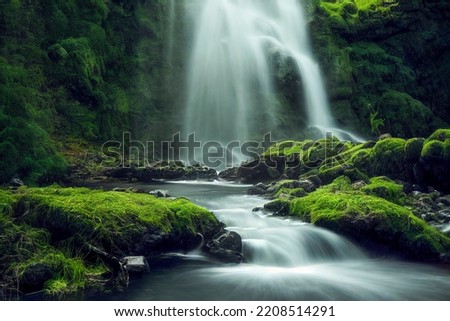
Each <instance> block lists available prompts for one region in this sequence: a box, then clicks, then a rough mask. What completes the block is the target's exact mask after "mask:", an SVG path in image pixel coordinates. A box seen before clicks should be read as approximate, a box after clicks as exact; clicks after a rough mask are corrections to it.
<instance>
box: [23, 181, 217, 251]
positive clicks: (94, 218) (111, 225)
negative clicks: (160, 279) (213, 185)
mask: <svg viewBox="0 0 450 321" xmlns="http://www.w3.org/2000/svg"><path fill="white" fill-rule="evenodd" d="M17 197H18V202H17V204H16V206H15V213H16V215H18V216H20V215H21V213H27V215H25V216H24V217H23V218H22V219H21V220H22V221H23V222H25V223H28V224H29V225H32V226H35V227H39V228H45V229H46V230H48V231H49V232H50V233H51V234H52V240H53V241H55V242H56V241H62V240H67V239H70V238H73V237H76V238H79V239H85V240H88V241H89V242H90V243H92V245H94V246H99V247H101V248H102V249H104V250H106V251H107V252H109V253H118V254H122V255H123V254H131V255H144V256H149V255H153V254H158V253H159V252H162V251H168V250H190V249H192V248H193V247H195V246H197V245H199V244H198V242H199V239H198V235H197V234H198V233H201V234H202V235H205V237H209V236H211V235H212V234H214V233H216V232H217V231H218V228H219V226H220V224H219V223H218V221H217V219H216V218H215V217H214V215H213V214H212V213H210V212H208V211H207V210H205V209H203V208H201V207H198V206H196V205H194V204H192V203H191V202H189V201H188V200H186V199H182V198H179V199H160V198H156V197H154V196H151V195H147V194H140V193H126V192H115V191H110V192H105V191H102V190H91V189H87V188H59V187H47V188H30V189H20V190H19V191H18V192H17Z"/></svg>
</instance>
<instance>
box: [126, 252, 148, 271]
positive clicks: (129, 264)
mask: <svg viewBox="0 0 450 321" xmlns="http://www.w3.org/2000/svg"><path fill="white" fill-rule="evenodd" d="M122 261H123V262H124V263H125V265H124V266H125V269H126V270H127V271H128V273H130V274H144V273H148V272H150V266H149V265H148V261H147V259H146V258H145V257H144V256H126V257H124V258H123V259H122Z"/></svg>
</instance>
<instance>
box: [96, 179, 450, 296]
mask: <svg viewBox="0 0 450 321" xmlns="http://www.w3.org/2000/svg"><path fill="white" fill-rule="evenodd" d="M121 185H123V184H121ZM125 185H126V184H125ZM131 186H132V187H136V188H141V189H145V190H149V191H150V190H157V189H161V190H167V191H168V192H169V194H170V195H171V196H184V197H187V198H189V199H190V200H192V201H193V202H195V203H197V204H199V205H201V206H203V207H206V208H208V209H209V210H211V211H213V212H214V214H215V215H216V217H217V218H218V219H219V220H221V221H223V222H224V223H225V224H226V225H227V228H228V229H229V230H234V231H236V232H238V233H239V234H240V235H241V236H242V239H243V254H244V257H245V260H246V263H242V264H239V265H235V264H224V263H220V262H217V261H215V260H212V259H210V258H208V257H206V256H204V255H203V254H202V253H201V252H200V251H194V252H192V253H187V254H180V253H169V254H166V255H164V256H163V257H162V258H161V260H160V261H159V262H157V263H156V262H150V266H151V272H150V273H149V274H148V275H145V276H142V277H141V278H138V279H134V280H133V281H132V282H131V284H130V287H129V289H128V290H127V292H126V293H122V294H115V295H110V296H107V297H101V298H95V299H102V300H140V301H148V300H164V301H181V300H189V301H197V300H224V301H227V300H240V301H245V300H270V301H274V300H308V301H311V300H312V301H314V300H449V299H450V273H449V272H448V271H447V270H445V269H443V268H438V267H433V266H430V265H420V264H413V263H407V262H401V261H395V260H388V259H383V258H373V257H370V255H368V254H367V253H365V252H364V251H363V250H362V249H360V248H359V247H358V246H356V245H355V244H353V243H351V242H350V241H348V240H346V239H345V238H343V237H341V236H339V235H337V234H335V233H333V232H330V231H327V230H324V229H321V228H318V227H315V226H312V225H310V224H305V223H302V222H300V221H298V220H295V219H283V218H278V217H272V216H270V215H267V214H263V213H262V212H261V211H252V210H253V209H254V208H255V207H260V206H262V205H263V204H264V203H265V202H267V200H265V199H263V198H261V197H255V196H248V195H246V191H247V188H248V186H244V185H238V184H232V183H221V182H176V183H161V184H156V185H155V184H151V185H148V184H147V185H144V184H140V185H138V186H137V185H136V184H133V185H131V184H130V187H131ZM103 187H104V188H108V186H105V185H103ZM125 187H126V186H125Z"/></svg>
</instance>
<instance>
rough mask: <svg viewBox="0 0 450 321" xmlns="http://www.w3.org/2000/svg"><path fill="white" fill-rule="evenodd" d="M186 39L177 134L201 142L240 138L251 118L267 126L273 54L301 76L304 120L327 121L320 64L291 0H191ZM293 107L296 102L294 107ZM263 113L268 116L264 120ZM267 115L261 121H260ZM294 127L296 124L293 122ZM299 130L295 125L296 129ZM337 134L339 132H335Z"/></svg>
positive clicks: (325, 125)
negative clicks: (184, 90)
mask: <svg viewBox="0 0 450 321" xmlns="http://www.w3.org/2000/svg"><path fill="white" fill-rule="evenodd" d="M190 3H191V5H192V6H191V12H192V19H193V20H194V21H195V26H194V39H193V47H192V51H191V57H190V62H189V69H188V79H187V82H188V98H187V106H186V114H185V117H184V133H185V134H189V133H192V132H195V134H196V138H197V139H198V140H200V141H202V142H205V141H211V140H212V141H218V142H219V143H221V144H223V145H225V144H227V143H228V142H230V141H240V142H243V141H247V140H248V139H249V138H250V136H249V134H250V132H251V130H250V129H249V126H250V125H249V124H251V123H252V122H253V121H254V120H255V119H256V118H258V117H260V116H261V115H269V117H266V118H265V121H266V123H264V122H262V121H261V122H259V123H257V126H258V128H264V129H266V128H267V130H266V132H268V131H271V130H272V128H271V126H272V124H271V123H270V119H271V117H272V116H273V113H274V108H276V107H277V106H280V104H279V102H278V101H277V98H276V94H275V92H276V90H275V88H274V84H273V79H274V73H275V70H274V68H273V57H274V56H275V55H276V56H277V57H281V59H284V60H287V59H289V60H293V61H294V62H295V64H294V66H295V68H297V71H296V72H297V74H298V75H300V76H301V83H302V84H301V85H300V84H299V85H298V86H299V88H298V92H303V95H304V100H305V101H304V102H303V103H304V104H305V105H306V115H307V118H308V124H309V125H310V126H315V127H317V128H319V129H320V130H321V131H327V130H328V129H331V128H334V127H335V125H334V124H333V119H332V116H331V113H330V110H329V105H328V101H327V96H326V92H325V89H324V84H323V80H322V77H321V73H320V69H319V66H318V64H317V62H316V61H315V59H314V57H313V55H312V51H311V48H310V43H309V37H308V32H307V27H306V25H307V21H306V19H305V15H304V12H303V8H302V1H298V0H282V1H272V0H214V1H212V0H192V2H190ZM297 108H299V107H297ZM267 118H268V120H267ZM267 122H268V123H267ZM299 127H300V126H299ZM299 129H301V128H299ZM338 136H339V134H338Z"/></svg>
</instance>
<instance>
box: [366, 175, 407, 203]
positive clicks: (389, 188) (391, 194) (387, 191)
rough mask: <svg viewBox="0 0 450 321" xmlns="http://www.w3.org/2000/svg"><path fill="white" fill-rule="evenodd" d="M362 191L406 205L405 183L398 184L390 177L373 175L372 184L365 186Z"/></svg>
mask: <svg viewBox="0 0 450 321" xmlns="http://www.w3.org/2000/svg"><path fill="white" fill-rule="evenodd" d="M361 191H363V192H364V193H366V194H368V195H375V196H378V197H381V198H383V199H385V200H388V201H390V202H392V203H395V204H398V205H405V202H406V195H405V193H404V192H403V185H400V184H397V183H395V182H394V181H392V180H391V179H389V178H388V177H384V176H382V177H373V178H371V179H370V184H368V185H366V186H364V187H363V188H362V189H361Z"/></svg>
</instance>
